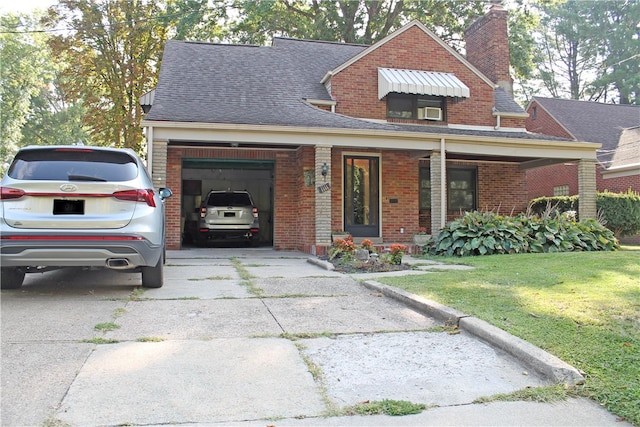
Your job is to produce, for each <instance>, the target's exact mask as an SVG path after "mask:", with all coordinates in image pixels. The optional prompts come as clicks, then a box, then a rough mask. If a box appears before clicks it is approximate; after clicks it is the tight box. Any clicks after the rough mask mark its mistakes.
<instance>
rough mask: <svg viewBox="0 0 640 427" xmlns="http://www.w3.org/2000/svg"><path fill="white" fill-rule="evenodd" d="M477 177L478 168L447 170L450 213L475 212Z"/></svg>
mask: <svg viewBox="0 0 640 427" xmlns="http://www.w3.org/2000/svg"><path fill="white" fill-rule="evenodd" d="M476 176H477V171H476V168H450V169H447V177H448V179H447V181H448V182H447V189H448V193H449V194H448V198H447V199H448V206H447V208H448V210H449V211H473V210H475V209H476V208H477V193H478V191H477V185H476Z"/></svg>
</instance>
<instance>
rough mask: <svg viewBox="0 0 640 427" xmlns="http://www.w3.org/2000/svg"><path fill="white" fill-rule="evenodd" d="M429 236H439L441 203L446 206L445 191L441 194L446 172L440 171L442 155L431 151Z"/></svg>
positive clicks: (441, 213) (441, 220) (441, 218)
mask: <svg viewBox="0 0 640 427" xmlns="http://www.w3.org/2000/svg"><path fill="white" fill-rule="evenodd" d="M430 160H431V163H430V167H429V169H430V171H431V234H432V236H433V237H436V236H438V234H440V229H441V228H442V225H443V221H444V220H445V219H446V218H443V209H442V207H443V203H444V206H446V191H445V192H444V194H443V189H442V188H443V186H442V183H443V182H446V172H445V171H444V170H443V169H442V164H443V163H444V162H443V161H442V160H443V158H442V153H440V152H438V151H433V152H432V153H431V158H430Z"/></svg>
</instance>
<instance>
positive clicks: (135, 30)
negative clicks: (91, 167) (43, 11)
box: [45, 0, 167, 152]
mask: <svg viewBox="0 0 640 427" xmlns="http://www.w3.org/2000/svg"><path fill="white" fill-rule="evenodd" d="M163 8H164V5H163V4H161V3H157V2H153V1H143V0H61V2H60V3H59V4H57V5H55V6H53V7H51V8H50V9H49V14H48V18H47V20H46V21H45V22H46V23H47V24H48V25H51V26H52V27H66V28H68V31H67V32H64V33H62V34H58V35H54V36H52V37H51V39H50V46H51V49H52V52H53V53H54V55H55V56H56V57H57V58H59V59H60V60H61V61H62V62H63V63H65V64H66V65H67V66H66V67H65V69H64V70H63V71H62V77H63V79H62V83H61V87H62V90H64V91H65V92H67V93H69V94H70V95H71V97H73V98H76V99H82V100H83V105H84V107H85V108H86V112H85V114H84V117H83V122H84V124H85V125H86V126H87V127H88V128H89V130H90V134H91V137H92V138H93V140H94V142H95V143H97V144H100V145H108V146H115V147H128V148H132V149H134V150H136V151H138V152H141V151H142V149H143V147H142V141H143V135H142V132H141V129H140V120H141V118H142V109H141V107H140V105H139V102H138V100H139V97H140V96H141V95H142V94H144V93H145V92H147V91H149V90H151V89H153V87H154V85H155V83H156V79H157V75H156V74H157V69H158V64H159V62H160V57H161V54H162V49H163V47H164V43H165V40H166V34H167V28H166V26H165V25H163V23H162V22H161V21H160V18H157V17H158V16H164V12H165V11H164V9H163Z"/></svg>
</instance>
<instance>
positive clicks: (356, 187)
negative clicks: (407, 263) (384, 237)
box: [343, 156, 380, 237]
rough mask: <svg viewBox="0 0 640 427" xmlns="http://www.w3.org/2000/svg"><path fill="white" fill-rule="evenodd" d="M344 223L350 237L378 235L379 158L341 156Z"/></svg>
mask: <svg viewBox="0 0 640 427" xmlns="http://www.w3.org/2000/svg"><path fill="white" fill-rule="evenodd" d="M343 170H344V227H345V231H348V232H349V233H351V235H352V236H354V237H378V235H379V232H380V231H379V230H380V173H379V171H380V159H379V158H378V157H365V156H345V158H344V168H343Z"/></svg>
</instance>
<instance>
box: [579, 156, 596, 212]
mask: <svg viewBox="0 0 640 427" xmlns="http://www.w3.org/2000/svg"><path fill="white" fill-rule="evenodd" d="M578 196H579V198H580V200H579V203H578V210H579V212H578V215H579V217H580V219H581V220H582V219H593V218H596V217H597V215H598V209H597V207H596V162H595V160H580V161H579V162H578Z"/></svg>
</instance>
